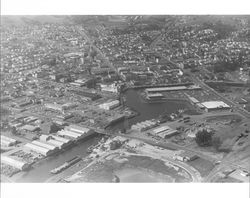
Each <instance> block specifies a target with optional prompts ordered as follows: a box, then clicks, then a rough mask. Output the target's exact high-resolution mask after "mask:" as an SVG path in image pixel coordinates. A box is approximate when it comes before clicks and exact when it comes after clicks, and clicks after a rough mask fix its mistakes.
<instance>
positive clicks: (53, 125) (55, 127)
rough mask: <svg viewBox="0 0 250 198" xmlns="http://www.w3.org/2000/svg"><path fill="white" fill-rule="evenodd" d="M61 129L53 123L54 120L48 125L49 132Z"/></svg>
mask: <svg viewBox="0 0 250 198" xmlns="http://www.w3.org/2000/svg"><path fill="white" fill-rule="evenodd" d="M59 130H61V128H60V127H59V126H58V125H57V124H55V123H54V122H53V123H52V124H51V125H50V131H49V133H56V132H57V131H59Z"/></svg>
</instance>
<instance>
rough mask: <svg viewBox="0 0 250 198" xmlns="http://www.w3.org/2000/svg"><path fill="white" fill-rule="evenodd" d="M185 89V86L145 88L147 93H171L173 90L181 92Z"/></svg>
mask: <svg viewBox="0 0 250 198" xmlns="http://www.w3.org/2000/svg"><path fill="white" fill-rule="evenodd" d="M183 89H187V87H186V86H175V87H156V88H147V89H146V91H148V92H157V91H173V90H183Z"/></svg>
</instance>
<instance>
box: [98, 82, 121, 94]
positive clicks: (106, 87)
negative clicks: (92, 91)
mask: <svg viewBox="0 0 250 198" xmlns="http://www.w3.org/2000/svg"><path fill="white" fill-rule="evenodd" d="M100 86H101V90H102V91H106V92H112V93H118V87H117V86H116V85H115V84H111V85H105V84H101V85H100Z"/></svg>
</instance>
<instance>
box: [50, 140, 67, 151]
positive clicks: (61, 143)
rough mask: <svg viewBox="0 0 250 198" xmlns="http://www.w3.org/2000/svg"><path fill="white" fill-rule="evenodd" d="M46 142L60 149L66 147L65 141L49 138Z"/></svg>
mask: <svg viewBox="0 0 250 198" xmlns="http://www.w3.org/2000/svg"><path fill="white" fill-rule="evenodd" d="M47 143H48V144H50V145H53V146H55V147H57V148H59V149H62V148H64V147H66V143H64V142H61V141H58V140H53V139H50V140H48V141H47Z"/></svg>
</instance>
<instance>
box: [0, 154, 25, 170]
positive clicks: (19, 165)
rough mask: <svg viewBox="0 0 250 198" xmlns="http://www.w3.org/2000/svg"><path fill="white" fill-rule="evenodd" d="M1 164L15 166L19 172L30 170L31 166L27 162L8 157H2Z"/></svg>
mask: <svg viewBox="0 0 250 198" xmlns="http://www.w3.org/2000/svg"><path fill="white" fill-rule="evenodd" d="M1 163H4V164H7V165H10V166H13V167H14V168H17V169H19V170H25V169H27V168H29V166H30V164H28V163H27V162H23V161H20V160H17V159H13V158H11V157H9V156H6V155H1Z"/></svg>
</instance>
